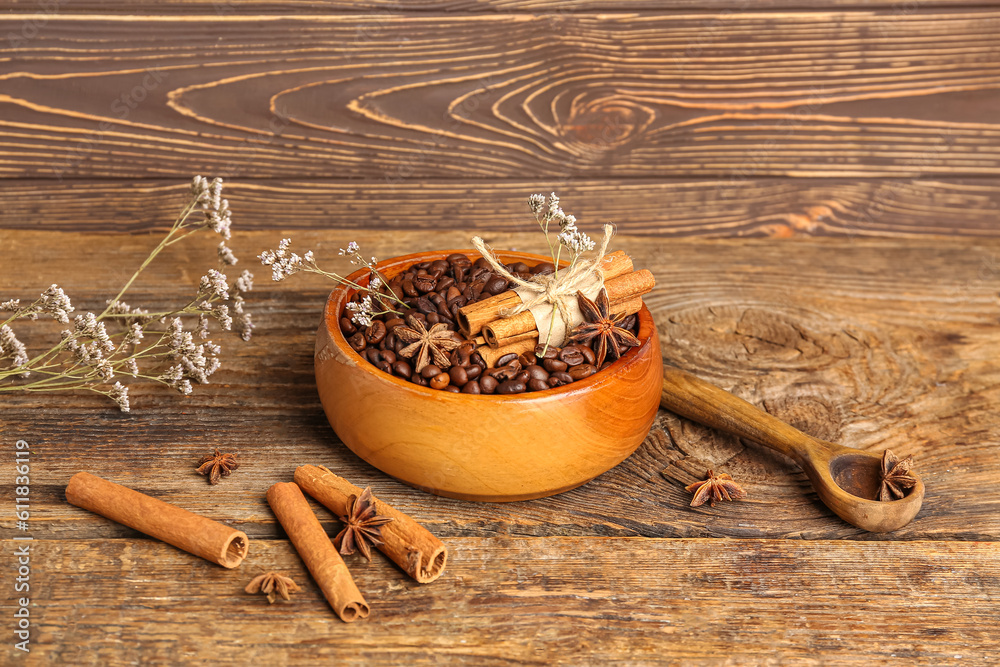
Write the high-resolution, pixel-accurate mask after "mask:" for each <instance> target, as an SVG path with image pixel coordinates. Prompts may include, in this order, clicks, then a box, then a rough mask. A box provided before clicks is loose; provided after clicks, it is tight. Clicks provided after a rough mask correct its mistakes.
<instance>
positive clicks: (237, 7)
mask: <svg viewBox="0 0 1000 667" xmlns="http://www.w3.org/2000/svg"><path fill="white" fill-rule="evenodd" d="M996 4H997V3H996V1H995V0H981V1H979V2H970V0H920V2H919V4H918V3H901V2H899V0H830V1H828V2H819V1H818V0H754V2H753V3H751V2H749V0H701V1H700V2H699V1H698V0H621V1H617V0H407V1H406V2H405V3H403V2H401V1H400V0H359V1H358V2H352V1H351V0H240V2H238V3H237V2H233V1H229V0H122V1H121V2H116V3H114V4H113V5H109V4H108V3H106V2H100V1H99V0H73V2H71V3H66V4H59V5H58V11H59V12H60V13H65V14H128V15H136V14H187V15H192V14H193V15H198V14H208V15H211V14H217V15H222V16H227V15H240V14H289V13H292V12H298V13H312V14H320V13H328V12H337V13H370V14H386V13H390V12H391V13H394V14H403V13H436V12H447V13H448V14H456V13H467V14H480V13H489V14H496V13H506V14H513V13H519V12H530V13H540V14H547V15H556V16H557V15H560V14H581V13H588V12H625V11H627V12H670V11H680V10H689V11H690V10H694V11H698V12H705V11H708V12H713V11H720V12H722V11H724V12H732V11H747V10H751V9H756V10H760V9H785V10H795V9H826V8H829V7H837V8H841V9H848V8H854V9H864V10H872V9H879V8H882V9H883V11H885V12H886V14H887V16H888V17H890V18H893V17H896V16H905V15H911V14H916V13H918V12H920V11H925V10H927V9H932V8H937V7H966V8H967V7H989V6H993V5H996ZM46 8H47V7H46V6H45V5H44V4H40V3H39V2H38V0H4V1H3V2H0V11H20V12H32V13H34V12H37V11H38V10H39V9H43V10H44V9H46Z"/></svg>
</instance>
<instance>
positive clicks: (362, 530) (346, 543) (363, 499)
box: [333, 487, 392, 560]
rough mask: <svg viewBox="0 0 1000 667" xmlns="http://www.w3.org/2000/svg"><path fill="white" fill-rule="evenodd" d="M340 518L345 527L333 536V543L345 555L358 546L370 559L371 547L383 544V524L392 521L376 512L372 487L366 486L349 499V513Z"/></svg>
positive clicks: (363, 554)
mask: <svg viewBox="0 0 1000 667" xmlns="http://www.w3.org/2000/svg"><path fill="white" fill-rule="evenodd" d="M340 520H341V521H343V522H344V528H343V530H341V531H340V532H339V533H337V537H335V538H333V545H334V546H335V547H337V548H338V549H339V550H340V553H342V554H345V555H350V554H353V553H354V550H355V548H357V549H358V550H359V551H360V552H361V555H362V556H364V557H365V558H367V559H368V560H371V559H372V550H371V548H372V547H373V546H374V547H377V546H379V545H380V544H382V540H381V537H382V526H384V525H385V524H387V523H389V522H390V521H392V519H391V518H390V517H387V516H380V515H378V514H376V513H375V503H374V502H373V501H372V490H371V487H366V488H365V490H364V491H362V492H361V495H360V496H355V495H351V497H350V498H348V499H347V514H346V515H344V516H342V517H340Z"/></svg>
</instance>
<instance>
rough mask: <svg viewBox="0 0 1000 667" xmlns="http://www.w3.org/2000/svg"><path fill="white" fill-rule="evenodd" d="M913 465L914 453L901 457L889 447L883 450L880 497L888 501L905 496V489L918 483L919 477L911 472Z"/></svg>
mask: <svg viewBox="0 0 1000 667" xmlns="http://www.w3.org/2000/svg"><path fill="white" fill-rule="evenodd" d="M912 467H913V454H910V455H909V456H907V457H906V458H905V459H901V458H899V457H898V456H896V455H895V454H893V453H892V452H891V451H889V450H888V449H887V450H885V451H884V452H882V483H881V484H879V487H878V499H879V500H881V501H882V502H886V501H889V500H896V498H902V497H903V496H905V495H906V494H905V493H904V491H903V490H904V489H911V488H913V485H914V484H916V483H917V478H916V477H914V476H913V475H911V474H910V468H912ZM893 496H895V498H894V497H893Z"/></svg>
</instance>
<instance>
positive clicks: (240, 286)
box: [236, 269, 253, 301]
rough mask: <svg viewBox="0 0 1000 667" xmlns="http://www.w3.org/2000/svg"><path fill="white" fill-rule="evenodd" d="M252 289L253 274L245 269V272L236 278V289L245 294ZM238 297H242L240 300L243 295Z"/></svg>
mask: <svg viewBox="0 0 1000 667" xmlns="http://www.w3.org/2000/svg"><path fill="white" fill-rule="evenodd" d="M252 289H253V274H252V273H250V272H249V271H247V270H246V269H244V270H243V273H241V274H240V277H239V278H237V279H236V291H237V292H241V293H244V294H245V293H246V292H249V291H251V290H252ZM236 298H237V299H240V301H242V300H243V299H242V297H240V296H237V297H236Z"/></svg>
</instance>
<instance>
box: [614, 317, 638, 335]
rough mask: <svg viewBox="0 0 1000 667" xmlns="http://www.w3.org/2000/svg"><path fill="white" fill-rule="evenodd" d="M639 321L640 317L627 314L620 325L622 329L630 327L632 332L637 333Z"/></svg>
mask: <svg viewBox="0 0 1000 667" xmlns="http://www.w3.org/2000/svg"><path fill="white" fill-rule="evenodd" d="M637 321H638V318H637V317H636V316H635V315H627V316H626V317H625V319H623V320H622V321H621V322H619V323H618V326H620V327H621V328H622V329H628V330H629V331H631V332H632V333H635V323H636V322H637Z"/></svg>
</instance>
